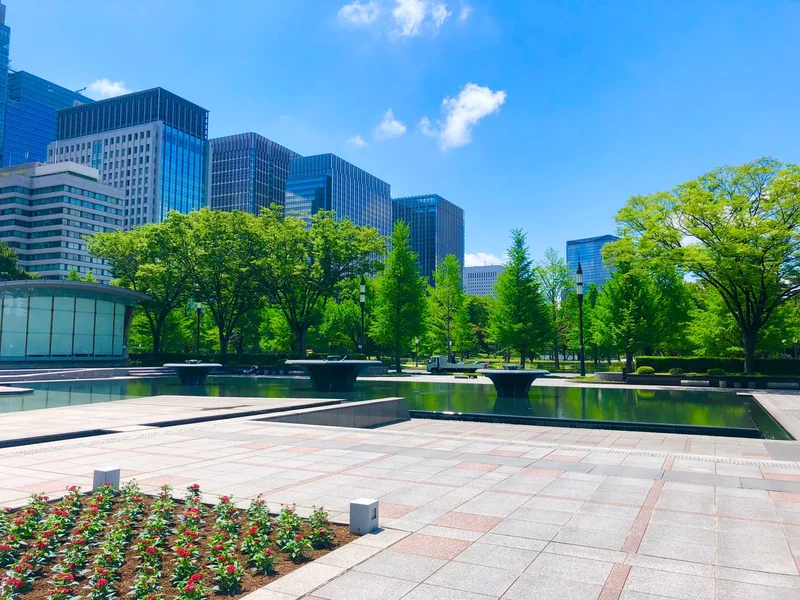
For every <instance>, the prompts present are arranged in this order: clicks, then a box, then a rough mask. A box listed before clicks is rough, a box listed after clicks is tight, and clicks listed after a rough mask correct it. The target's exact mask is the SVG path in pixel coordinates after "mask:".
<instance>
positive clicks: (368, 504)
mask: <svg viewBox="0 0 800 600" xmlns="http://www.w3.org/2000/svg"><path fill="white" fill-rule="evenodd" d="M379 526H380V525H379V523H378V501H377V500H371V499H369V498H359V499H358V500H353V501H352V502H351V503H350V533H352V534H355V535H364V534H365V533H370V532H372V531H375V530H376V529H378V527H379Z"/></svg>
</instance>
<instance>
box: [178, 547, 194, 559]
mask: <svg viewBox="0 0 800 600" xmlns="http://www.w3.org/2000/svg"><path fill="white" fill-rule="evenodd" d="M176 552H177V553H178V556H180V557H181V558H189V556H190V555H191V554H190V552H189V551H188V550H187V549H186V548H178V549H177V550H176Z"/></svg>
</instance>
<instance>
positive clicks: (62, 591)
mask: <svg viewBox="0 0 800 600" xmlns="http://www.w3.org/2000/svg"><path fill="white" fill-rule="evenodd" d="M56 593H57V594H67V593H69V590H68V589H67V588H65V587H58V588H56Z"/></svg>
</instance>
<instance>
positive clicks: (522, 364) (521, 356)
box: [519, 349, 525, 369]
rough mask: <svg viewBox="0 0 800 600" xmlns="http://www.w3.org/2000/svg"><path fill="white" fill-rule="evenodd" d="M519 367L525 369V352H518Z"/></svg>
mask: <svg viewBox="0 0 800 600" xmlns="http://www.w3.org/2000/svg"><path fill="white" fill-rule="evenodd" d="M519 366H520V367H521V368H523V369H524V368H525V350H524V349H523V350H520V352H519Z"/></svg>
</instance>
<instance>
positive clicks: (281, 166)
mask: <svg viewBox="0 0 800 600" xmlns="http://www.w3.org/2000/svg"><path fill="white" fill-rule="evenodd" d="M298 157H300V155H299V154H297V153H296V152H292V151H291V150H289V149H288V148H284V147H283V146H281V145H280V144H276V143H275V142H273V141H272V140H268V139H267V138H265V137H264V136H261V135H258V134H257V133H240V134H237V135H229V136H227V137H221V138H215V139H213V140H211V197H210V206H211V208H212V209H214V210H241V211H244V212H249V213H251V214H254V215H257V214H258V213H259V211H260V210H261V209H262V208H264V207H269V206H271V205H272V204H279V205H281V206H283V204H284V201H285V199H286V179H287V178H288V177H289V163H290V161H291V160H292V159H293V158H298Z"/></svg>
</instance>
